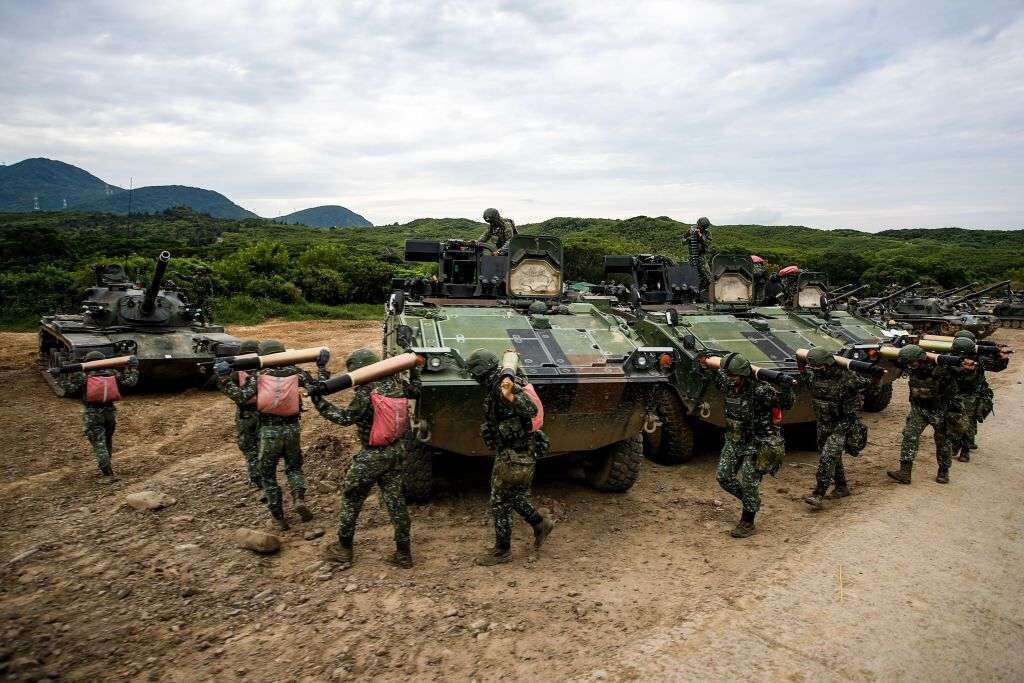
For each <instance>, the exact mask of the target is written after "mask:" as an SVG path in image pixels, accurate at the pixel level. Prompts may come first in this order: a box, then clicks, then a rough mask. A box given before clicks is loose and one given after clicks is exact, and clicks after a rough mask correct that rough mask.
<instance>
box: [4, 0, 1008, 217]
mask: <svg viewBox="0 0 1024 683" xmlns="http://www.w3.org/2000/svg"><path fill="white" fill-rule="evenodd" d="M0 67H2V69H3V72H4V74H5V78H4V79H2V81H0V99H2V101H3V102H4V103H5V105H4V116H3V117H2V118H0V160H3V161H6V162H8V163H10V162H13V161H17V160H19V159H21V158H24V157H29V156H49V157H53V158H59V159H62V160H65V161H68V162H70V163H75V164H77V165H80V166H83V167H84V168H86V169H88V170H90V171H92V172H94V173H96V174H97V175H99V176H101V177H103V178H105V179H108V180H110V182H113V183H117V184H126V180H127V177H128V176H134V178H135V182H136V185H138V184H140V183H141V184H169V183H182V184H194V185H199V186H203V187H210V188H213V189H217V190H219V191H222V192H224V193H225V194H227V195H228V196H229V197H231V198H232V199H234V200H235V201H237V202H239V203H240V204H242V205H243V206H246V207H247V208H251V209H253V210H255V211H257V212H259V213H261V214H262V215H277V214H281V213H286V212H288V211H291V210H292V209H294V208H301V207H303V206H306V205H310V204H313V203H332V204H334V203H340V204H344V205H346V206H349V207H351V208H353V209H354V210H356V211H360V212H361V213H364V214H366V215H367V216H368V217H369V218H371V219H372V220H374V221H376V222H378V223H385V222H391V221H394V220H407V219H411V218H415V217H420V216H424V215H435V216H440V215H456V216H473V217H476V216H477V215H478V214H479V213H480V212H481V211H482V209H483V208H485V207H486V206H490V205H497V206H499V208H501V209H502V211H503V212H504V213H507V214H508V215H511V216H513V217H515V218H516V219H517V220H518V221H519V222H526V221H530V220H537V219H544V218H548V217H551V216H555V215H584V216H610V217H626V216H632V215H638V214H646V215H663V214H666V215H671V216H674V217H677V218H680V219H684V220H692V219H694V218H696V217H697V216H699V215H705V214H706V215H708V216H710V217H711V218H712V220H713V221H714V222H716V223H728V222H734V221H736V222H740V221H744V222H747V221H750V220H754V219H756V220H763V221H766V222H772V223H777V224H797V223H802V224H809V225H815V226H820V227H854V228H861V229H879V228H884V227H893V226H926V227H935V226H942V225H951V224H959V225H974V226H978V227H1021V226H1022V223H1024V220H1022V218H1024V206H1022V204H1024V200H1021V199H1020V198H1018V195H1020V194H1022V193H1020V192H1019V188H1020V187H1021V186H1022V185H1024V183H1022V181H1024V10H1022V8H1021V6H1020V5H1019V3H1014V2H1005V3H1003V2H987V3H973V4H966V3H932V2H898V1H896V2H884V3H883V2H878V3H868V4H863V3H861V4H856V5H852V4H847V3H820V2H768V3H720V2H686V3H676V2H660V1H654V0H651V1H646V2H637V3H594V2H568V3H557V4H556V3H549V2H530V1H525V0H524V1H512V0H504V1H501V2H473V3H468V2H455V1H452V2H441V1H434V2H387V3H382V2H371V1H365V2H353V3H338V4H337V6H336V5H335V3H313V2H310V3H283V4H273V3H270V4H250V3H209V2H205V3H201V2H193V3H189V2H186V3H173V4H163V3H150V4H138V3H128V2H94V3H91V2H77V3H20V4H19V3H6V4H3V5H0ZM768 207H770V208H768Z"/></svg>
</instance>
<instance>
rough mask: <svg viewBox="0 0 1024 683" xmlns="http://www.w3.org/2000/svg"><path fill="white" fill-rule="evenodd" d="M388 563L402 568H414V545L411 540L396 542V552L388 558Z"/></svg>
mask: <svg viewBox="0 0 1024 683" xmlns="http://www.w3.org/2000/svg"><path fill="white" fill-rule="evenodd" d="M388 564H393V565H395V566H396V567H401V568H402V569H411V568H412V564H413V563H412V547H411V544H410V543H409V541H405V542H404V543H395V552H394V554H393V555H392V556H391V557H389V558H388Z"/></svg>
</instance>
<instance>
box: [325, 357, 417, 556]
mask: <svg viewBox="0 0 1024 683" xmlns="http://www.w3.org/2000/svg"><path fill="white" fill-rule="evenodd" d="M328 360H329V355H328V353H327V350H326V349H324V350H323V351H321V352H320V357H319V358H318V359H317V367H318V368H319V371H320V372H319V378H320V380H321V381H323V380H327V379H330V377H331V373H330V372H329V371H328V370H327V361H328ZM378 361H380V357H379V356H378V355H377V354H376V353H374V352H373V351H371V350H370V349H356V350H355V351H353V352H352V353H351V354H349V357H348V358H347V359H346V360H345V368H346V370H347V371H348V372H352V371H353V370H358V369H359V368H364V367H366V366H367V365H372V364H373V363H376V362H378ZM416 394H417V391H416V388H415V385H414V384H406V383H404V382H402V381H401V380H399V379H398V378H397V377H385V378H384V379H381V380H378V381H376V382H373V383H371V384H365V385H363V386H359V387H356V390H355V396H354V397H353V398H352V401H351V403H349V404H348V407H347V408H339V407H337V406H335V405H334V404H332V403H331V402H330V401H328V400H327V399H325V398H324V397H323V396H321V395H319V394H311V399H312V401H313V406H314V407H315V408H316V409H317V411H318V412H319V413H320V415H322V416H323V417H324V418H325V419H327V420H329V421H331V422H333V423H335V424H339V425H342V426H347V425H352V424H355V425H357V426H358V427H359V442H360V444H361V445H362V448H361V449H360V451H359V452H358V453H356V454H355V455H354V456H353V457H352V464H351V465H350V466H349V468H348V473H347V474H346V475H345V482H344V484H343V485H342V493H341V518H340V520H339V523H338V542H337V543H332V544H331V545H329V546H328V547H327V549H326V550H325V552H324V556H325V558H326V559H327V560H329V561H331V562H337V563H340V564H352V555H353V553H352V543H353V540H354V538H355V533H356V520H357V519H358V518H359V512H360V510H362V508H363V503H364V502H365V501H366V497H367V496H368V495H370V491H371V490H372V489H373V485H374V484H376V485H377V486H379V487H380V499H381V502H382V503H383V504H384V507H385V508H386V509H387V511H388V516H389V517H391V524H392V525H393V526H394V527H395V553H394V554H393V555H392V556H391V557H390V558H389V559H388V562H390V563H391V564H393V565H395V566H396V567H402V568H409V567H412V564H413V562H412V541H411V539H410V536H409V510H408V508H406V506H405V495H404V494H403V492H402V467H403V466H404V463H405V452H406V447H407V445H408V439H407V437H408V429H409V420H408V400H409V398H412V397H414V396H415V395H416ZM389 418H390V419H389Z"/></svg>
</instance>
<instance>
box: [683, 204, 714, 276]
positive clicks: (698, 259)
mask: <svg viewBox="0 0 1024 683" xmlns="http://www.w3.org/2000/svg"><path fill="white" fill-rule="evenodd" d="M686 250H687V253H688V254H689V261H690V265H692V266H693V267H694V268H696V269H697V274H698V275H699V276H700V289H701V291H702V292H707V291H708V290H709V288H710V287H711V266H710V265H709V264H708V258H709V257H708V254H709V252H710V251H711V221H709V220H708V219H707V218H698V219H697V223H696V225H694V226H692V227H691V228H690V232H689V233H688V234H687V236H686Z"/></svg>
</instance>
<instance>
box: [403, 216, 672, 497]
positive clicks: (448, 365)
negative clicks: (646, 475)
mask: <svg viewBox="0 0 1024 683" xmlns="http://www.w3.org/2000/svg"><path fill="white" fill-rule="evenodd" d="M405 259H406V260H407V261H413V262H432V263H436V264H437V274H436V276H431V277H421V278H409V279H404V280H396V281H395V283H394V291H393V292H392V294H391V296H390V298H389V300H388V303H387V305H386V316H385V322H384V342H383V349H384V354H385V356H393V355H397V354H399V353H403V352H407V351H414V352H415V353H417V354H419V355H421V356H422V357H423V359H424V365H423V370H422V372H421V382H422V390H421V395H420V398H419V399H418V400H417V401H416V403H415V408H414V410H413V411H412V416H411V420H412V425H413V433H414V435H415V439H416V443H417V447H416V448H415V449H412V452H411V453H410V457H409V458H408V466H407V471H406V478H405V485H406V493H407V495H408V496H409V497H410V498H412V499H424V498H426V497H428V496H429V493H430V480H431V470H432V460H433V458H434V457H435V456H436V455H437V454H438V453H441V452H451V453H457V454H460V455H463V456H472V457H489V456H492V455H493V454H492V453H491V452H490V451H489V450H488V448H487V447H486V446H485V445H484V442H483V440H482V439H481V437H480V430H479V428H480V425H481V423H482V422H483V418H484V416H483V398H484V394H483V389H482V388H481V387H480V386H479V385H478V384H477V383H476V381H475V380H473V378H472V377H470V376H469V374H468V373H467V372H466V369H465V363H466V359H467V358H468V356H469V355H470V354H471V353H472V352H473V350H475V349H477V348H485V349H488V350H490V351H493V352H494V353H495V354H496V355H497V356H498V357H499V358H500V357H502V354H503V353H504V352H506V351H507V350H509V349H512V350H515V351H517V352H518V353H519V356H520V359H521V366H520V367H521V369H522V370H523V372H524V374H525V375H526V377H527V378H528V380H529V381H530V383H532V384H533V385H534V386H535V387H536V389H537V393H538V394H539V396H540V398H541V400H542V401H543V403H544V407H545V422H544V428H543V429H544V432H545V433H546V434H547V436H548V437H549V438H550V440H551V448H550V455H551V456H566V457H569V458H571V459H573V460H578V461H579V462H580V464H582V466H583V470H584V473H585V475H586V478H587V480H588V481H589V483H590V484H591V485H592V486H594V487H595V488H597V489H599V490H602V491H625V490H627V489H628V488H630V486H632V485H633V482H634V481H635V480H636V477H637V474H638V471H639V464H640V460H641V459H642V438H641V432H642V430H643V429H644V428H645V426H646V427H647V428H648V429H652V428H653V424H654V419H655V418H654V409H653V401H654V398H655V393H656V391H657V389H658V388H659V387H662V386H665V385H666V384H667V383H668V381H669V376H670V375H671V373H672V370H673V365H674V362H675V355H674V352H673V350H672V349H671V348H660V347H653V346H650V345H645V343H644V341H643V340H642V339H641V338H640V337H639V335H637V333H636V332H634V331H633V329H631V328H630V327H629V326H628V325H627V324H626V322H625V321H624V320H623V319H622V318H620V317H617V316H615V315H613V314H611V313H609V312H607V311H606V310H601V307H600V306H598V305H596V304H594V303H591V302H588V301H581V300H579V297H578V296H573V297H571V298H570V297H569V296H567V295H566V294H563V282H562V245H561V242H560V241H559V240H558V239H557V238H555V237H546V236H533V235H517V236H516V237H514V238H513V239H512V241H511V242H510V243H509V245H508V249H507V251H503V252H499V253H494V252H491V251H490V249H489V247H487V246H486V245H483V244H480V243H476V242H469V241H463V240H446V241H438V240H408V241H407V242H406V243H405ZM572 299H575V300H572Z"/></svg>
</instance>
